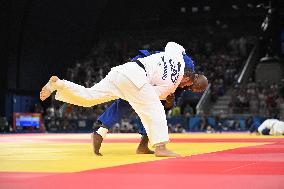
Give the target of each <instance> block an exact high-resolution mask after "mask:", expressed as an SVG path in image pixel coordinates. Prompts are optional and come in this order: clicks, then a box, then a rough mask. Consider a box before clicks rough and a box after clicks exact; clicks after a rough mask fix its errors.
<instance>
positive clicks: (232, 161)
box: [0, 133, 284, 189]
mask: <svg viewBox="0 0 284 189" xmlns="http://www.w3.org/2000/svg"><path fill="white" fill-rule="evenodd" d="M170 138H171V142H170V143H169V144H168V148H169V149H171V150H173V151H175V152H177V153H180V154H182V156H183V157H179V158H158V157H155V156H154V155H149V154H147V155H145V154H135V151H136V147H137V146H138V143H139V141H140V136H139V135H138V134H109V135H108V136H107V138H106V139H105V140H104V143H103V145H102V147H101V152H102V154H103V156H102V157H98V156H95V155H94V154H93V152H92V147H91V137H90V134H47V133H44V134H2V135H0V189H10V188H11V189H35V188H36V189H38V188H41V189H47V188H52V189H57V188H58V189H59V188H70V189H73V188H84V189H88V188H92V189H93V188H99V189H104V188H118V189H120V188H121V189H134V188H135V189H142V188H143V189H144V188H153V189H158V188H163V189H167V188H168V189H177V188H183V189H184V188H199V189H203V188H210V189H212V188H230V189H237V188H240V189H244V188H253V189H256V188H263V189H264V188H265V189H267V188H269V189H274V188H279V189H280V188H281V189H283V188H284V136H256V135H250V134H248V133H222V134H219V133H214V134H206V133H188V134H171V136H170Z"/></svg>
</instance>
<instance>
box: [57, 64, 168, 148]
mask: <svg viewBox="0 0 284 189" xmlns="http://www.w3.org/2000/svg"><path fill="white" fill-rule="evenodd" d="M131 64H132V66H133V64H135V63H131ZM121 66H122V67H123V69H122V70H127V66H128V65H127V63H126V64H124V65H121ZM121 66H120V67H121ZM135 66H138V65H135ZM130 67H131V66H130ZM138 67H139V66H138ZM129 71H131V70H129ZM132 71H133V70H132ZM135 72H136V73H134V74H137V72H143V73H142V74H141V73H140V76H141V75H143V77H145V78H143V80H144V81H147V78H146V77H147V76H146V73H145V71H144V70H143V69H142V68H140V67H139V68H138V69H136V70H135ZM134 83H135V82H133V81H131V79H129V77H128V76H127V74H124V73H122V72H121V71H118V70H117V69H112V70H111V71H110V72H109V73H108V75H107V76H106V77H105V78H104V79H102V80H101V81H100V82H99V83H97V84H95V85H94V86H93V87H91V88H85V87H84V86H81V85H77V84H75V83H73V82H70V81H67V80H60V81H59V85H58V86H57V87H55V89H56V90H57V92H56V96H55V99H56V100H59V101H62V102H67V103H70V104H74V105H78V106H83V107H91V106H94V105H97V104H101V103H104V102H108V101H111V100H115V99H118V98H121V99H124V100H126V101H128V102H129V104H130V105H131V106H132V108H133V109H134V110H135V112H136V113H137V114H138V116H139V117H140V119H141V121H142V123H143V126H144V128H145V130H146V132H147V135H148V138H149V142H150V144H151V145H154V146H155V145H156V144H159V143H165V142H168V141H169V134H168V126H167V120H166V114H165V110H164V107H163V105H162V103H161V101H160V99H159V96H158V95H157V93H156V92H155V90H154V87H153V86H152V85H151V84H150V83H148V82H145V83H144V84H143V85H142V86H141V87H137V85H135V84H134Z"/></svg>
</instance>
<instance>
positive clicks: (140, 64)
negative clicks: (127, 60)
mask: <svg viewBox="0 0 284 189" xmlns="http://www.w3.org/2000/svg"><path fill="white" fill-rule="evenodd" d="M134 62H136V63H137V64H138V66H140V67H141V68H143V69H144V70H145V71H146V69H145V66H144V65H143V64H142V63H141V62H140V61H139V60H135V61H134Z"/></svg>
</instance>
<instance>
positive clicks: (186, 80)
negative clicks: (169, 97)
mask: <svg viewBox="0 0 284 189" xmlns="http://www.w3.org/2000/svg"><path fill="white" fill-rule="evenodd" d="M207 86H208V80H207V78H206V77H205V76H204V75H202V74H195V73H194V72H193V71H192V70H191V69H188V68H185V70H184V76H183V78H182V80H181V82H180V84H179V87H180V88H184V89H186V90H191V91H192V92H203V91H205V89H206V88H207Z"/></svg>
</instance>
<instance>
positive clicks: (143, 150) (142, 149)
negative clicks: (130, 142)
mask: <svg viewBox="0 0 284 189" xmlns="http://www.w3.org/2000/svg"><path fill="white" fill-rule="evenodd" d="M148 143H149V138H148V136H147V135H142V137H141V141H140V144H139V146H138V148H137V150H136V154H154V153H155V152H154V151H152V150H150V149H149V147H148Z"/></svg>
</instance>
